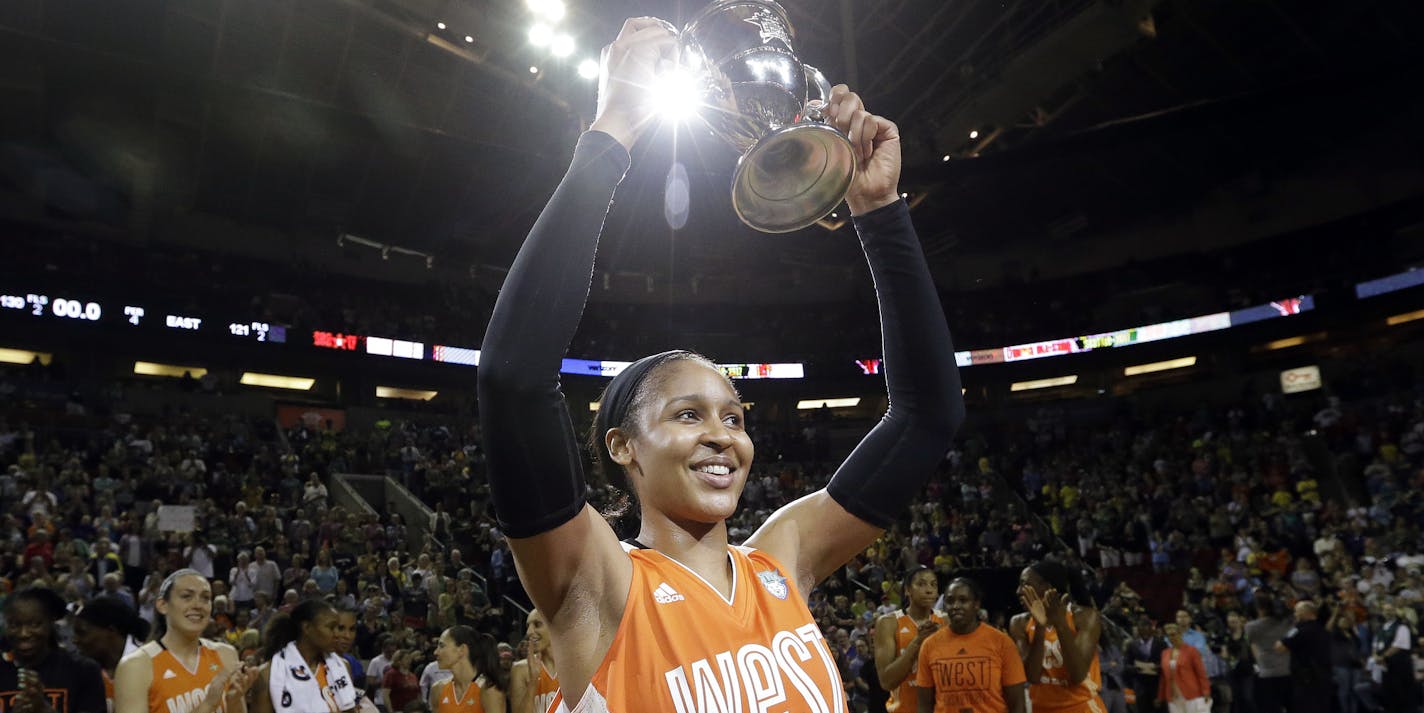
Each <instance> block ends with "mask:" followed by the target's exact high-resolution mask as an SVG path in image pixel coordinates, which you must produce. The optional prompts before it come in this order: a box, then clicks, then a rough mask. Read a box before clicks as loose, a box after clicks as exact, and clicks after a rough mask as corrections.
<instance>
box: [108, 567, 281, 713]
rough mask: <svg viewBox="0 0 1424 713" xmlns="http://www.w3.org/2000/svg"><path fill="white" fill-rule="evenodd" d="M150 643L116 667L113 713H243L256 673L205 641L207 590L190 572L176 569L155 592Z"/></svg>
mask: <svg viewBox="0 0 1424 713" xmlns="http://www.w3.org/2000/svg"><path fill="white" fill-rule="evenodd" d="M154 606H155V608H156V609H157V613H158V616H159V618H158V622H157V626H156V628H155V631H154V637H155V638H154V639H153V640H152V641H149V642H148V643H146V644H144V645H143V646H141V647H139V650H138V651H135V652H133V653H132V654H129V655H128V656H126V657H124V659H123V660H122V661H120V662H119V668H118V671H117V672H116V673H115V674H114V713H215V711H217V710H218V709H219V708H222V709H223V711H224V713H246V711H247V689H248V688H250V687H251V686H252V682H253V681H255V680H256V679H257V669H255V668H248V667H246V666H243V665H242V664H241V663H239V661H238V658H237V650H235V649H233V648H232V647H231V646H229V645H227V644H224V643H218V642H212V641H207V640H205V639H203V638H201V637H202V635H203V630H204V629H206V628H207V627H208V623H209V622H210V621H211V620H212V618H213V588H212V585H211V584H209V583H208V579H207V577H204V576H203V574H202V573H201V572H199V571H197V570H195V569H180V570H178V571H176V572H174V573H173V574H170V575H168V578H167V579H165V580H163V584H162V585H161V586H160V587H159V588H158V599H157V600H156V601H155V603H154Z"/></svg>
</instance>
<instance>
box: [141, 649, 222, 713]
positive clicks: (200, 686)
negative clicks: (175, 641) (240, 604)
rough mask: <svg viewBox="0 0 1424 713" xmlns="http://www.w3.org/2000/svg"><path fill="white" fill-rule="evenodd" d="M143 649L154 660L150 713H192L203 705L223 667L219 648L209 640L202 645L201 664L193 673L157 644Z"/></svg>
mask: <svg viewBox="0 0 1424 713" xmlns="http://www.w3.org/2000/svg"><path fill="white" fill-rule="evenodd" d="M139 650H140V651H143V652H145V653H147V654H148V655H149V658H151V659H152V660H153V681H152V682H151V683H149V684H148V713H191V712H192V711H193V709H195V708H197V707H198V705H199V704H200V703H202V702H203V698H204V697H205V696H206V695H207V691H208V684H209V683H211V682H212V680H213V679H214V678H215V677H217V675H218V673H219V672H220V671H222V668H223V665H222V659H221V658H219V657H218V651H217V649H215V648H213V645H212V643H211V642H209V641H207V640H203V641H201V642H199V645H198V665H197V667H195V668H194V669H192V670H191V671H190V670H189V669H188V667H187V666H184V665H183V662H182V661H179V660H178V657H177V656H174V655H173V652H172V651H169V650H168V649H167V648H165V647H164V646H163V644H161V643H159V642H157V641H152V642H149V643H147V644H144V645H143V647H142V648H141V649H139Z"/></svg>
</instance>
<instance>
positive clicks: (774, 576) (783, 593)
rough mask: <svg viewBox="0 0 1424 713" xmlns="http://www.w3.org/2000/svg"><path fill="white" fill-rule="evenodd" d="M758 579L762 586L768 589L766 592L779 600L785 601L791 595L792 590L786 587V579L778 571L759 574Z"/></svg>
mask: <svg viewBox="0 0 1424 713" xmlns="http://www.w3.org/2000/svg"><path fill="white" fill-rule="evenodd" d="M757 579H760V580H761V586H763V587H766V591H767V592H769V593H770V594H771V596H773V597H776V598H777V599H785V598H786V597H787V595H789V594H790V593H791V590H790V589H789V588H788V587H787V586H786V578H785V577H783V576H781V573H780V572H777V571H776V570H768V571H766V572H757Z"/></svg>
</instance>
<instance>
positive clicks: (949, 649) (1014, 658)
mask: <svg viewBox="0 0 1424 713" xmlns="http://www.w3.org/2000/svg"><path fill="white" fill-rule="evenodd" d="M1027 681H1028V679H1027V678H1025V677H1024V666H1023V659H1021V658H1019V648H1018V647H1017V646H1015V645H1014V640H1013V639H1012V638H1009V635H1008V634H1005V633H1004V632H1002V631H999V630H998V629H995V628H994V627H992V626H989V625H988V624H980V625H979V626H978V628H976V629H974V631H972V632H970V633H968V634H956V633H954V632H953V631H951V630H950V629H949V628H948V627H946V628H944V629H940V630H939V631H936V632H935V633H933V634H931V635H930V638H928V639H925V643H924V644H922V645H921V646H920V666H919V673H918V675H917V680H916V683H917V684H918V685H919V686H920V688H922V689H923V688H934V692H935V707H934V710H935V713H1003V711H1006V710H1008V703H1007V702H1006V701H1005V700H1004V687H1005V686H1017V685H1019V684H1021V683H1026V682H1027Z"/></svg>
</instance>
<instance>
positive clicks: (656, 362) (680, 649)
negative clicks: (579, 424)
mask: <svg viewBox="0 0 1424 713" xmlns="http://www.w3.org/2000/svg"><path fill="white" fill-rule="evenodd" d="M709 7H714V8H715V7H719V6H717V5H714V6H709ZM771 19H772V18H771V17H770V15H766V14H765V13H762V14H754V15H752V16H748V17H743V18H741V20H740V21H745V22H747V23H750V24H751V25H753V26H756V27H759V28H760V30H761V33H762V36H763V37H766V38H767V39H766V40H765V41H766V42H769V43H773V44H785V45H787V48H786V49H789V38H787V37H786V32H785V30H784V27H782V26H778V25H777V24H776V23H774V22H772V21H771ZM694 21H695V20H694ZM676 50H677V36H676V32H675V31H674V30H673V29H672V28H671V27H670V26H668V24H667V23H665V22H663V21H660V20H657V19H654V18H638V19H632V20H629V21H627V22H626V23H624V25H623V29H622V31H621V32H620V33H619V36H618V38H617V39H616V40H614V42H613V44H612V45H610V46H609V47H607V48H605V53H604V59H605V61H604V68H603V77H602V78H601V83H600V87H601V89H600V96H599V102H598V104H599V111H598V115H597V117H596V118H595V119H594V122H593V125H592V127H591V129H590V130H589V131H587V132H585V133H584V134H583V136H582V137H581V138H580V140H579V144H578V147H577V148H576V149H575V151H574V156H573V160H572V165H571V166H570V168H569V171H568V173H567V174H566V175H565V177H564V180H563V182H562V183H561V184H560V185H559V187H558V188H557V189H556V190H555V192H554V195H553V197H552V198H551V199H550V202H549V204H548V205H547V206H546V207H545V208H544V211H543V212H542V213H541V214H540V216H539V219H538V220H537V221H536V222H535V224H534V227H533V229H532V230H531V232H530V234H529V237H528V238H527V239H526V240H525V243H524V245H523V247H522V248H521V249H520V252H519V255H518V256H517V257H516V258H515V260H514V264H513V265H512V266H511V268H510V271H509V274H508V276H507V278H506V279H505V282H504V285H503V287H502V288H501V290H500V292H499V298H498V300H497V302H496V304H495V309H494V314H493V315H492V317H491V319H490V323H489V328H488V331H487V332H486V334H485V338H484V342H483V344H482V346H481V357H480V368H479V372H478V379H479V402H480V423H481V428H482V430H483V432H484V435H485V443H486V447H487V455H488V463H489V473H490V489H491V494H492V495H493V501H494V505H495V512H496V515H497V516H498V518H499V523H500V529H501V530H502V531H503V532H504V533H505V534H506V535H507V536H508V537H509V542H510V547H511V549H512V550H513V553H514V557H515V562H516V564H517V566H518V570H519V576H520V579H521V580H522V582H523V584H524V587H525V589H526V591H528V593H529V595H530V597H531V598H532V599H533V600H534V603H535V605H536V606H537V607H538V608H539V610H540V611H542V612H544V614H545V615H546V616H547V617H548V623H549V629H550V635H551V639H552V642H553V648H554V652H555V655H556V658H557V660H558V662H559V682H560V685H561V687H562V689H563V695H564V698H565V700H566V702H567V703H568V704H569V705H570V706H571V707H572V709H573V710H574V711H576V712H578V711H609V712H610V713H631V712H633V711H665V712H668V713H693V712H694V711H711V710H718V709H720V710H778V711H789V712H790V713H803V712H812V711H814V712H816V713H821V712H823V711H824V712H826V713H829V712H831V711H836V712H843V711H845V709H846V701H845V691H844V688H843V686H842V683H841V680H840V675H839V673H838V671H837V668H836V664H835V661H834V660H833V657H832V655H831V651H830V649H829V647H828V646H827V644H826V642H825V639H824V637H823V636H822V634H821V631H820V629H819V628H818V627H817V626H816V623H815V620H814V619H813V618H812V617H811V613H810V611H809V609H808V608H807V605H806V600H805V596H806V594H807V593H809V592H810V590H811V588H812V587H814V586H815V585H816V584H817V583H818V582H820V581H821V580H822V579H824V578H825V577H827V576H829V575H830V574H832V573H834V572H835V571H836V570H837V569H839V568H840V567H841V566H842V565H843V564H844V563H845V562H846V561H848V560H849V559H850V558H851V557H853V556H855V555H856V554H857V553H859V552H862V551H864V549H865V548H866V547H868V546H869V545H870V544H871V543H873V542H874V541H875V540H876V538H877V537H879V536H880V534H881V533H882V532H883V531H884V528H886V527H887V526H888V525H889V524H890V523H891V522H893V521H894V519H895V518H896V517H897V516H899V515H900V513H901V512H902V511H903V510H904V508H905V507H906V506H908V505H909V503H910V501H911V500H912V499H913V498H914V497H915V495H916V494H917V493H919V492H920V491H921V489H922V488H923V486H924V483H925V481H926V480H928V478H929V477H930V475H931V474H932V473H933V472H934V470H935V467H936V465H937V464H938V463H939V461H940V460H942V458H943V456H944V452H945V450H946V449H947V448H948V446H949V444H950V439H951V438H952V437H953V434H954V432H955V430H956V429H957V428H958V426H959V423H960V422H961V421H962V420H963V409H964V402H963V397H962V395H961V393H960V382H959V373H958V371H957V369H956V367H955V362H954V347H953V344H952V343H951V340H950V337H949V330H948V328H947V327H946V325H945V320H944V311H943V308H942V307H941V306H940V304H939V297H938V294H937V292H936V290H935V287H934V283H933V280H932V279H931V278H930V274H929V270H928V267H927V265H926V264H925V259H924V254H923V252H922V250H921V249H920V246H919V241H918V239H917V238H916V236H915V233H914V228H913V226H912V225H911V223H910V217H909V207H908V206H907V205H906V204H905V202H904V201H903V200H902V199H901V197H900V193H899V190H900V189H899V185H898V184H899V175H900V136H899V130H898V129H897V128H896V126H895V124H894V123H892V122H890V121H889V120H887V119H885V118H883V117H879V116H876V115H874V114H871V113H870V112H868V111H866V110H865V107H864V105H863V103H862V102H861V99H860V97H859V96H857V95H856V94H854V93H852V92H851V91H849V90H848V89H847V88H846V87H845V86H843V85H842V86H838V87H836V88H834V89H833V91H832V93H831V95H830V97H829V102H828V103H827V108H826V113H827V115H828V117H829V123H831V124H832V125H833V126H834V127H835V128H836V129H838V130H839V131H841V132H842V133H843V134H844V135H846V136H848V137H849V139H850V144H851V147H852V149H851V151H852V154H853V156H854V160H855V162H856V164H857V165H856V168H857V170H856V172H855V176H854V178H853V180H852V183H851V186H850V190H849V193H848V194H847V196H846V202H847V204H848V205H849V207H850V210H851V213H852V215H853V216H854V220H855V225H856V230H857V233H858V235H859V237H860V241H861V245H862V248H863V250H864V253H865V255H866V261H867V263H868V264H869V266H870V271H871V275H872V277H873V279H874V283H875V289H876V294H877V298H878V301H879V306H880V314H881V332H882V343H883V345H884V349H885V360H884V364H885V366H884V369H883V371H884V372H885V374H886V385H887V387H888V391H889V393H890V399H889V403H890V410H889V412H888V413H886V415H885V416H884V418H882V419H881V421H880V422H879V423H878V424H877V425H876V426H875V428H874V429H872V430H871V432H870V433H869V434H867V436H866V437H865V439H864V440H862V441H861V443H860V445H859V446H857V447H856V448H855V450H854V452H853V453H852V454H851V455H850V457H849V458H848V459H847V460H846V462H845V463H843V464H842V465H841V467H840V469H838V470H837V472H836V474H835V475H834V476H833V477H832V479H831V481H830V483H829V484H828V485H827V487H826V488H825V489H824V490H820V491H818V492H815V493H812V494H810V495H807V496H805V497H803V498H801V499H799V500H797V501H796V502H793V503H791V504H789V505H787V506H785V507H784V508H782V509H781V510H779V511H777V512H776V513H774V514H772V516H771V517H770V518H769V519H768V520H767V521H766V522H765V523H764V524H762V525H761V526H760V528H759V529H757V530H756V531H755V532H754V533H753V534H752V536H751V537H750V539H748V540H747V541H746V543H745V545H746V546H745V547H734V546H730V543H729V541H728V533H727V518H729V517H731V516H732V514H733V513H734V512H735V511H736V509H737V506H738V500H739V499H740V497H741V492H742V488H743V486H744V485H745V483H746V479H747V476H748V473H749V472H750V469H751V463H752V456H753V447H752V443H751V439H750V438H749V436H748V434H747V430H746V424H745V423H744V419H745V414H744V413H743V409H742V405H741V398H740V395H739V394H738V393H737V390H736V389H735V388H734V387H733V386H732V383H731V381H730V380H729V379H727V378H726V377H725V376H724V375H723V374H722V372H721V371H719V370H718V369H717V368H716V367H715V365H713V364H712V363H711V362H709V361H708V360H706V359H705V358H702V357H700V356H697V355H694V354H691V353H690V352H684V351H673V352H664V353H662V354H657V355H654V356H651V357H645V358H644V359H641V360H639V361H637V362H634V363H633V364H631V365H629V366H627V367H626V368H624V369H623V370H622V371H621V372H620V373H619V374H618V375H617V376H616V377H614V379H613V380H612V382H610V383H609V384H608V387H607V388H606V389H605V391H604V395H603V397H602V398H601V399H600V403H601V407H600V409H599V411H598V414H597V416H596V417H595V423H594V430H593V433H592V434H591V435H592V438H591V440H592V445H593V446H594V450H595V451H596V453H597V455H598V458H599V461H600V463H601V465H602V466H603V471H604V473H605V474H606V475H607V476H608V477H609V479H610V480H612V481H613V482H614V484H615V485H623V486H626V487H624V489H625V490H631V492H632V494H633V496H634V497H635V498H636V500H637V502H638V503H639V507H640V514H641V525H640V529H639V531H638V536H637V537H636V538H635V539H634V540H633V541H631V542H628V543H620V542H619V541H618V537H617V535H615V534H614V531H613V529H612V528H611V527H610V526H609V525H608V523H607V522H606V521H605V520H604V519H603V517H602V515H600V514H599V512H598V511H597V510H595V509H594V508H593V507H592V506H590V505H588V504H587V503H586V502H585V499H584V494H585V492H586V486H585V482H584V476H583V466H582V452H581V449H580V447H579V443H578V441H577V439H576V438H575V437H574V434H573V430H572V428H571V426H570V419H569V414H568V409H567V406H566V405H565V403H564V397H563V393H562V392H561V391H560V387H559V376H558V374H559V369H560V365H561V360H562V358H563V356H564V353H565V352H566V351H567V350H568V345H569V342H570V340H571V339H572V338H573V335H574V332H575V331H576V329H577V327H578V323H579V320H580V318H581V316H582V312H583V306H584V303H585V302H586V301H587V298H588V290H589V285H590V282H591V279H592V275H593V264H594V255H595V253H596V251H597V246H598V238H599V233H600V232H601V230H602V225H603V219H604V215H605V213H607V211H608V206H609V204H610V201H611V200H612V196H613V192H614V189H615V188H616V187H617V185H618V182H619V181H620V180H622V177H623V175H624V173H625V172H626V171H627V169H628V166H629V163H630V162H631V160H632V159H631V158H630V156H631V155H630V153H629V151H630V149H632V148H633V146H634V144H635V143H636V142H637V140H638V138H639V137H640V136H641V135H642V134H643V133H644V132H645V130H646V129H647V127H648V126H649V124H650V123H651V121H652V109H651V107H650V105H649V99H650V98H651V97H650V95H649V93H648V91H647V87H649V86H652V85H653V84H654V82H655V80H656V79H657V78H658V76H657V71H656V70H657V67H658V66H659V65H660V64H666V63H669V62H671V61H673V60H674V59H675V55H676ZM834 140H839V139H834ZM639 155H642V154H641V153H640V154H639ZM748 327H749V328H755V325H748Z"/></svg>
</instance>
